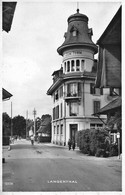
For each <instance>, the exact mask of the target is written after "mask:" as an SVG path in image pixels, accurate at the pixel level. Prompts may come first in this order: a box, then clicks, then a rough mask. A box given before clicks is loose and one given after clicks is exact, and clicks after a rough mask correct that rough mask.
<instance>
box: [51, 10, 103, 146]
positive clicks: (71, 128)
mask: <svg viewBox="0 0 125 195" xmlns="http://www.w3.org/2000/svg"><path fill="white" fill-rule="evenodd" d="M92 35H93V33H92V29H89V28H88V17H87V16H86V15H84V14H81V13H79V9H77V13H75V14H73V15H71V16H70V17H69V18H68V29H67V32H66V33H65V34H64V37H65V41H64V43H63V44H62V45H61V46H60V47H59V48H58V49H57V52H58V53H59V55H62V57H63V60H62V66H61V68H60V69H59V70H57V71H54V72H53V74H52V76H53V84H52V85H51V87H50V88H49V89H48V91H47V94H48V95H51V96H52V98H53V117H52V140H51V141H52V143H55V144H59V145H67V143H68V139H69V138H70V139H74V140H75V141H76V135H77V132H78V131H79V130H83V129H87V128H92V127H95V128H96V127H97V126H98V127H99V126H103V123H102V122H101V121H100V120H99V119H98V118H97V117H94V116H92V114H93V113H94V112H95V111H94V110H93V109H97V108H98V109H99V108H100V106H102V105H104V104H103V103H102V91H101V90H100V89H98V90H95V89H94V88H92V87H93V85H94V82H95V77H96V65H97V61H95V60H94V55H95V54H96V53H97V51H98V48H97V46H96V45H95V44H94V43H93V41H92ZM96 92H97V93H98V94H96Z"/></svg>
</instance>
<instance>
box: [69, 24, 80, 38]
mask: <svg viewBox="0 0 125 195" xmlns="http://www.w3.org/2000/svg"><path fill="white" fill-rule="evenodd" d="M70 32H71V33H72V35H73V37H76V36H77V34H78V29H77V28H76V27H75V26H72V28H71V29H70Z"/></svg>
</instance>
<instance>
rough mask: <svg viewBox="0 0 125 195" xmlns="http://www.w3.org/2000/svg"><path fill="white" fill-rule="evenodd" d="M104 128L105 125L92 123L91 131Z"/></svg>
mask: <svg viewBox="0 0 125 195" xmlns="http://www.w3.org/2000/svg"><path fill="white" fill-rule="evenodd" d="M101 127H103V124H94V123H90V129H97V128H101Z"/></svg>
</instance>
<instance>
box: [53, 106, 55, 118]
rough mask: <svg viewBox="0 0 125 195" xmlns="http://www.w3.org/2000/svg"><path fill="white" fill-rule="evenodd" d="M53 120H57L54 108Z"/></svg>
mask: <svg viewBox="0 0 125 195" xmlns="http://www.w3.org/2000/svg"><path fill="white" fill-rule="evenodd" d="M53 120H55V108H53Z"/></svg>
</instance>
